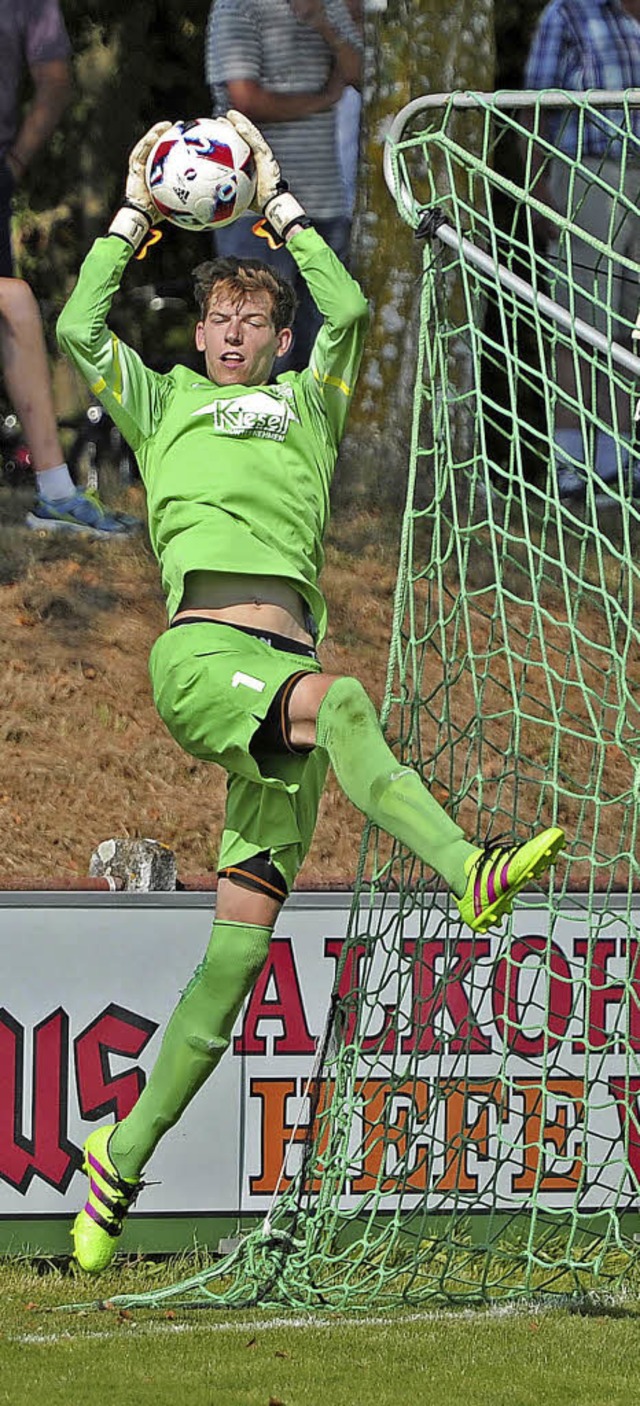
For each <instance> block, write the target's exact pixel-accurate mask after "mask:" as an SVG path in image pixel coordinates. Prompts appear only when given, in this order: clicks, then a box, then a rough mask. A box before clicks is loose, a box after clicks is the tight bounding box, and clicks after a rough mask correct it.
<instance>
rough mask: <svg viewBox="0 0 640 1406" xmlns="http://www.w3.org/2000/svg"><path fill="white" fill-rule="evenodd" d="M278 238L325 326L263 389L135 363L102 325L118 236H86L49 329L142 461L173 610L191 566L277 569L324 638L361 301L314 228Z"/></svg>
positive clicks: (124, 249)
mask: <svg viewBox="0 0 640 1406" xmlns="http://www.w3.org/2000/svg"><path fill="white" fill-rule="evenodd" d="M287 247H288V249H289V251H290V252H291V254H292V255H293V257H294V259H295V261H296V263H297V265H298V267H299V268H300V270H301V272H302V275H303V277H304V278H305V280H306V282H307V283H308V285H309V288H310V291H311V293H312V296H313V298H314V299H315V302H316V303H317V305H318V308H319V310H320V312H321V313H322V315H323V318H324V322H323V325H322V327H321V329H320V332H319V333H318V336H317V338H316V342H315V345H314V348H313V351H312V355H311V359H310V364H309V366H308V367H307V368H306V369H305V370H304V371H302V372H293V371H291V372H286V373H285V374H284V375H281V376H279V377H278V378H277V379H276V381H275V383H274V384H272V385H271V384H270V385H261V386H218V385H216V384H215V383H214V382H212V381H210V380H209V379H208V377H206V376H204V375H199V374H198V373H197V372H195V371H193V370H189V369H188V368H187V367H185V366H175V367H174V368H173V370H172V371H170V372H169V373H168V374H166V375H165V374H161V373H160V372H157V371H152V370H150V368H149V367H148V366H145V364H144V362H143V361H142V359H141V357H140V356H139V355H138V353H137V352H135V351H134V350H133V349H132V348H131V347H129V346H127V345H126V344H125V343H123V342H121V341H120V340H119V339H118V338H117V337H116V336H115V335H114V333H113V332H112V331H111V330H110V329H109V327H108V326H107V321H106V319H107V316H108V312H109V308H110V305H111V301H112V298H113V295H114V293H115V292H116V290H117V288H118V286H119V283H120V279H121V277H122V274H123V272H124V269H125V267H126V265H127V263H128V261H129V259H130V257H131V253H132V251H131V249H130V248H129V246H128V244H126V243H125V242H124V240H122V239H120V238H118V237H117V236H116V235H110V236H108V237H107V238H105V239H98V240H96V242H95V244H94V245H93V248H92V249H91V250H90V252H89V254H88V255H87V258H86V259H85V261H84V263H83V265H82V269H81V271H80V276H79V279H78V282H77V285H76V287H75V289H74V291H73V293H72V295H71V297H70V299H69V301H68V303H67V305H66V307H65V308H64V310H63V312H62V314H61V316H60V319H59V321H58V328H57V332H58V340H59V342H60V346H61V347H62V348H63V350H64V351H65V352H66V353H67V354H68V355H69V357H70V358H71V360H72V361H73V362H74V363H75V365H76V366H77V367H78V370H79V371H80V372H81V374H82V376H83V377H84V379H85V380H86V381H87V382H88V384H89V385H90V387H91V390H92V391H93V393H94V395H96V396H97V397H98V398H99V399H100V400H101V401H102V404H103V405H104V406H105V408H106V410H107V411H108V413H109V415H110V416H111V417H112V419H113V420H114V421H115V423H116V424H117V426H118V428H119V429H120V430H121V431H122V433H123V435H124V437H125V439H126V440H127V442H128V443H129V444H130V445H131V448H132V449H133V451H134V453H135V455H136V458H137V460H138V464H139V467H140V474H141V477H142V480H143V483H144V486H145V490H146V495H147V506H148V515H149V532H150V537H151V543H152V546H153V550H154V552H155V554H156V556H157V558H158V561H159V563H160V567H161V571H162V583H163V588H164V591H165V594H166V597H167V611H168V615H169V619H171V617H172V616H173V615H174V613H175V611H176V610H177V608H178V606H179V604H180V601H181V599H182V593H183V584H184V578H185V576H186V574H187V572H190V571H220V572H234V573H247V574H251V575H260V576H277V577H280V578H283V579H285V580H286V581H288V582H290V583H291V584H292V585H293V586H294V587H295V589H296V590H297V591H298V592H299V593H300V595H301V596H302V597H303V598H304V600H305V601H306V603H307V605H308V607H309V609H310V611H311V613H312V615H313V616H314V618H315V621H316V624H317V626H318V635H319V638H322V636H323V634H324V632H325V628H326V606H325V602H324V598H323V596H322V593H321V591H320V589H319V586H318V577H319V574H320V570H321V567H322V563H323V559H324V554H323V547H322V541H323V537H324V532H325V528H326V525H327V519H328V510H329V487H330V484H331V478H332V474H333V470H334V467H335V462H336V458H337V454H338V447H339V444H340V440H341V438H342V435H343V432H344V427H345V421H346V417H347V412H348V409H349V403H350V400H351V395H352V391H353V386H354V382H355V379H356V375H357V372H358V368H359V364H360V359H361V356H362V346H363V339H364V334H365V331H366V326H367V320H368V309H367V303H366V300H365V298H364V296H363V294H362V292H361V290H360V288H359V286H358V284H357V283H356V282H355V281H354V279H353V278H351V276H350V274H349V273H348V272H347V270H346V269H345V268H344V266H343V265H342V264H341V263H340V260H339V259H338V258H337V257H336V255H335V254H334V253H333V251H332V250H331V249H330V248H329V247H328V245H327V244H325V242H324V240H323V239H322V238H321V237H320V235H319V234H317V233H316V231H315V230H313V229H306V230H302V231H300V232H299V233H298V234H296V235H294V237H293V238H292V239H291V240H290V241H289V244H288V246H287Z"/></svg>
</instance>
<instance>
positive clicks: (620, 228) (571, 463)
mask: <svg viewBox="0 0 640 1406" xmlns="http://www.w3.org/2000/svg"><path fill="white" fill-rule="evenodd" d="M525 87H527V88H533V89H543V88H545V89H549V88H559V89H569V90H572V91H575V92H580V91H585V90H587V89H608V90H621V89H627V88H640V0H551V3H550V4H548V5H547V6H546V8H545V9H544V10H543V12H542V14H541V16H540V19H539V21H538V26H537V29H536V31H535V33H534V36H533V41H532V44H531V49H530V52H529V57H528V60H527V65H526V71H525ZM603 119H604V120H601V121H599V120H598V118H596V117H594V118H587V120H586V121H585V123H584V127H582V125H581V124H580V123H579V121H578V117H577V115H576V114H575V113H573V114H569V115H567V112H566V111H564V112H561V111H558V110H556V111H555V112H553V111H550V110H547V111H543V112H542V113H541V127H540V132H541V136H542V137H543V138H545V139H546V140H548V141H549V142H551V143H553V145H554V146H555V147H556V148H557V150H558V157H557V158H555V159H551V160H550V159H549V158H548V156H547V153H546V152H545V151H544V148H542V147H541V146H540V145H537V146H536V147H534V151H533V173H534V177H535V178H536V179H535V184H534V193H535V194H536V196H537V197H538V198H539V199H540V200H542V201H543V202H544V203H545V204H547V205H549V206H550V208H551V209H552V210H555V211H557V212H558V213H559V214H560V215H562V216H563V218H564V217H565V216H567V217H570V218H571V220H572V221H573V223H574V224H579V225H580V227H581V229H583V230H585V231H587V232H588V233H589V234H591V235H593V236H595V237H596V238H597V239H599V240H601V241H602V242H603V243H604V244H610V246H611V248H612V249H613V250H614V251H616V252H618V253H620V252H622V253H624V254H625V255H627V257H630V258H632V259H634V260H635V261H636V262H637V261H638V260H639V259H640V217H639V215H638V201H639V198H640V160H639V159H638V152H639V150H640V148H639V147H638V145H637V139H638V138H639V137H640V111H636V112H635V113H633V114H632V116H631V121H632V123H633V131H634V135H635V137H636V142H635V143H634V144H633V146H631V145H626V144H625V142H624V138H623V137H622V135H621V136H620V138H619V139H618V137H617V135H616V128H617V127H618V126H619V127H621V128H622V127H624V126H625V125H626V122H627V117H626V114H625V112H624V110H623V109H622V108H611V109H607V110H606V113H605V114H603ZM623 156H624V161H623ZM576 158H577V161H576ZM619 192H621V193H622V194H623V196H624V197H625V198H626V199H625V201H624V203H623V202H622V201H620V200H619V199H618V198H617V193H619ZM628 202H631V208H629V204H628ZM538 231H539V234H540V236H541V238H542V239H543V240H544V241H545V242H546V241H549V242H550V249H549V257H550V259H553V260H554V262H555V267H556V269H557V271H558V278H557V285H556V286H555V287H554V289H553V290H552V291H553V294H554V297H555V298H556V300H557V301H558V302H560V303H562V304H564V305H565V306H566V305H568V304H569V295H570V291H571V289H572V287H573V289H574V290H575V291H576V293H577V296H576V297H575V301H574V303H573V307H574V311H575V315H576V316H577V317H580V318H582V319H583V321H585V322H588V323H590V324H592V325H593V326H594V327H596V328H597V330H598V331H599V332H601V333H603V334H604V335H606V336H607V337H609V338H612V337H614V338H616V337H617V339H618V340H620V339H621V336H620V333H619V332H618V333H617V332H616V325H615V324H616V318H617V317H619V316H620V315H621V314H624V316H625V318H626V319H627V320H631V321H634V320H635V316H636V312H637V303H638V284H637V279H630V278H629V276H628V275H627V274H626V273H625V271H624V270H623V269H621V268H617V269H616V268H614V266H613V263H612V262H611V261H610V260H608V259H605V258H604V257H603V256H601V255H599V254H598V251H597V250H596V249H594V248H593V247H592V246H591V245H590V244H588V243H586V242H585V241H584V240H583V239H581V238H579V237H578V236H576V235H567V236H566V237H565V238H564V239H563V240H562V242H561V243H558V244H556V243H555V241H556V240H557V237H558V229H557V226H555V225H553V224H552V223H551V221H550V220H546V221H538ZM554 246H555V247H554ZM569 269H570V270H571V273H570V277H569V273H568V270H569ZM582 289H583V290H584V293H585V295H587V296H582V297H581V296H580V290H582ZM595 293H597V294H598V295H599V298H598V303H594V301H592V299H593V296H594V294H595ZM589 295H590V296H589ZM624 335H625V334H624V333H623V334H622V336H623V337H624ZM556 362H557V378H558V385H559V388H560V391H561V393H562V394H561V395H560V396H559V397H558V404H557V411H556V423H555V433H554V443H555V453H554V459H555V468H556V472H557V478H558V487H559V490H560V493H561V495H562V496H566V497H572V496H574V495H576V496H578V497H580V496H584V492H585V482H586V475H587V473H588V471H589V468H590V467H591V465H590V464H589V460H590V458H591V461H592V466H593V467H595V471H596V473H597V474H598V476H599V477H600V479H602V480H603V481H604V483H605V484H606V483H613V482H616V481H617V477H618V467H619V466H620V467H621V469H622V470H623V473H624V474H625V475H626V476H628V472H629V453H628V450H627V449H626V447H625V446H624V445H622V446H621V445H620V436H621V435H622V436H623V437H624V438H625V439H627V440H628V439H629V438H630V434H631V427H630V406H629V396H628V394H624V395H623V394H622V393H621V392H620V393H619V394H618V397H617V404H616V405H615V407H614V406H613V405H612V392H611V386H610V384H609V381H608V378H607V377H606V374H605V373H604V372H601V373H600V374H599V375H598V377H597V387H596V393H595V398H594V394H593V380H592V375H593V368H592V364H591V360H590V358H587V357H581V358H580V362H581V377H582V386H581V388H580V390H581V399H582V403H583V404H584V405H586V407H587V411H588V413H593V414H597V417H598V419H599V421H600V425H601V428H599V429H598V430H597V433H596V440H595V456H592V455H591V453H590V446H589V445H587V443H586V442H585V437H584V435H583V426H582V425H581V422H580V417H579V415H578V412H577V408H575V409H574V406H576V401H577V400H578V394H577V390H578V388H577V386H576V378H575V352H574V349H573V348H572V347H571V346H570V345H560V344H559V345H558V347H557V350H556ZM594 399H595V403H594ZM571 402H573V404H572V403H571ZM614 409H615V411H616V415H615V420H614V418H613V412H614ZM616 420H617V428H618V434H617V435H616V433H615V432H614V425H615V421H616ZM602 426H604V428H603V427H602ZM583 466H584V467H583ZM637 478H638V474H637V470H636V472H635V476H634V483H633V489H634V493H635V492H636V491H637V489H639V488H640V482H638V483H636V482H635V479H637Z"/></svg>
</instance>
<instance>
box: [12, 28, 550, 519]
mask: <svg viewBox="0 0 640 1406" xmlns="http://www.w3.org/2000/svg"><path fill="white" fill-rule="evenodd" d="M62 4H63V10H64V15H65V21H66V24H67V27H68V30H69V34H70V38H71V42H72V46H73V54H74V72H75V97H74V101H73V103H72V105H71V107H70V108H69V110H68V111H67V113H66V115H65V117H64V119H63V121H62V123H61V125H60V128H59V129H58V131H57V132H56V133H55V135H54V137H53V139H52V141H51V142H50V144H49V146H48V147H47V149H46V151H45V152H43V153H41V155H40V156H39V158H38V159H37V161H36V162H35V163H34V165H33V167H32V169H31V171H30V172H29V174H28V178H27V181H26V183H25V186H24V188H23V189H22V190H21V191H20V193H19V196H18V199H17V206H16V220H15V246H16V254H17V263H18V270H19V272H20V273H21V274H22V275H23V277H25V278H27V279H28V280H29V282H30V283H31V284H32V286H33V288H34V290H35V292H36V295H37V297H38V298H39V300H40V303H41V306H42V309H43V313H44V317H45V322H46V325H47V330H48V333H49V337H50V340H52V328H53V325H54V322H55V318H56V316H57V313H58V312H59V310H60V308H61V307H62V305H63V303H64V302H65V300H66V298H67V296H68V293H69V290H70V288H71V287H72V285H73V282H74V280H75V277H76V274H77V270H78V267H79V264H80V262H81V260H82V258H83V256H84V254H85V253H86V250H87V249H88V247H89V245H90V243H91V241H92V240H93V238H94V237H95V236H96V235H97V234H100V233H101V232H102V231H103V230H104V227H105V223H106V220H107V218H108V216H109V213H110V212H111V210H113V209H114V208H115V207H116V205H117V203H118V200H119V196H120V193H121V191H122V188H123V182H124V173H125V169H126V161H127V156H128V153H129V150H130V148H131V146H132V144H133V142H134V141H135V140H137V138H138V136H139V135H140V134H141V133H142V132H144V131H145V130H146V129H147V127H148V126H150V125H151V123H152V122H154V121H156V120H157V119H158V118H159V117H161V116H162V117H167V118H169V119H172V120H173V119H175V118H178V117H183V116H195V115H197V114H200V113H206V112H208V111H209V110H210V100H209V94H208V91H207V87H206V83H205V78H204V36H205V28H206V21H207V15H208V11H209V0H191V3H190V4H189V5H188V6H185V4H184V0H150V3H145V4H133V5H132V4H131V3H130V0H111V3H110V5H109V7H108V8H106V7H104V6H102V5H98V4H97V0H89V3H87V0H62ZM541 8H542V5H541V0H495V4H494V0H450V2H449V0H448V3H447V6H446V7H444V8H443V7H442V4H441V0H389V4H388V6H387V9H386V11H371V12H369V13H368V14H367V20H366V25H367V33H366V39H367V77H366V83H365V107H364V118H363V132H362V163H361V183H360V193H359V212H358V217H357V219H356V226H355V237H354V265H355V270H354V271H355V272H356V274H357V275H358V276H359V277H360V278H361V279H362V281H363V283H364V285H365V287H366V291H367V294H368V296H369V297H370V298H371V301H372V308H373V313H374V318H373V327H372V333H371V338H370V343H369V348H368V351H367V360H366V362H365V367H364V372H363V377H362V382H361V391H360V400H359V406H358V407H356V415H355V417H354V419H353V435H354V436H355V437H357V439H358V454H357V461H358V465H359V466H360V467H359V469H358V470H357V471H356V467H355V458H356V456H355V454H354V453H353V452H352V453H351V454H350V453H349V444H348V443H347V445H346V446H345V456H343V457H344V458H345V459H346V462H347V464H348V465H349V464H350V468H349V469H348V477H349V479H350V480H351V482H352V483H353V484H355V483H356V480H357V479H358V477H360V479H363V480H364V482H365V484H367V485H368V487H369V489H370V488H371V472H370V470H371V471H372V466H373V465H374V464H375V465H377V466H379V464H380V463H384V464H385V469H386V472H387V474H388V473H389V466H390V464H391V463H392V460H393V456H394V453H397V449H395V448H394V445H393V444H385V443H384V437H385V424H384V423H383V420H384V408H383V407H384V403H385V401H386V400H387V399H388V397H387V395H386V394H385V392H386V391H391V393H393V394H394V395H396V392H397V390H398V388H399V389H400V394H402V386H403V385H405V386H408V385H409V384H410V381H411V373H412V354H411V341H412V338H411V337H410V336H409V337H408V336H407V328H408V327H409V330H410V321H411V317H412V310H413V305H414V302H415V280H416V278H417V277H418V275H419V250H418V249H417V248H416V245H415V241H413V240H412V236H411V235H410V233H409V232H408V231H406V230H405V229H404V228H403V227H402V226H401V224H400V222H399V220H398V217H397V216H396V214H395V213H394V210H393V207H392V206H391V203H390V200H389V196H388V192H387V190H386V187H385V185H384V182H383V179H382V173H381V144H382V136H383V133H384V130H385V127H386V125H388V121H389V120H390V118H391V117H392V116H393V115H394V114H395V113H396V112H397V111H398V110H399V108H400V107H402V106H403V105H404V103H406V102H408V101H409V100H410V99H411V98H413V97H416V96H418V95H419V94H420V93H423V92H429V91H438V92H440V91H443V90H448V89H449V88H464V87H476V88H482V89H490V88H491V87H497V88H501V87H514V88H517V87H519V86H521V83H522V71H523V66H524V61H525V57H526V52H527V48H528V44H529V39H530V35H531V31H532V29H533V26H534V24H535V20H536V18H537V16H538V14H539V12H540V10H541ZM28 91H29V89H28V85H27V84H25V98H26V97H27V96H28ZM207 239H208V237H207V236H203V235H188V234H186V233H185V232H184V231H178V230H174V229H170V228H168V227H167V226H165V234H164V238H163V240H162V243H161V245H160V246H159V248H158V249H157V250H154V254H153V260H152V261H149V265H143V268H144V270H145V274H146V270H147V267H148V268H149V273H148V278H149V279H151V278H153V280H154V281H155V282H156V283H159V284H160V285H162V286H165V287H167V288H168V289H170V290H171V291H178V290H179V291H182V292H184V293H185V294H186V296H187V297H188V295H189V278H188V273H189V270H190V269H191V268H192V267H193V266H194V265H195V264H196V263H197V262H198V261H199V260H200V259H202V258H203V257H207V255H208V253H209V246H208V243H206V241H207ZM138 281H142V282H144V277H142V278H139V280H138ZM176 284H177V288H176V289H175V290H174V285H176ZM115 320H116V327H117V330H118V331H119V333H120V334H121V335H123V336H126V337H127V338H128V339H130V340H133V341H134V342H136V343H137V344H138V345H139V346H140V349H141V350H143V351H146V346H145V338H146V339H147V340H148V334H149V331H150V332H151V335H153V336H155V339H156V340H157V339H158V337H159V336H161V335H163V336H164V335H166V332H167V330H168V329H167V328H166V327H163V328H160V327H155V328H151V329H149V328H148V327H147V330H146V333H145V329H144V326H143V327H142V331H141V326H140V324H141V313H140V309H139V307H136V306H135V305H134V304H132V303H131V300H130V299H127V298H126V297H121V298H120V300H119V303H118V304H117V305H116V308H115ZM188 321H189V319H188V318H186V319H185V317H184V315H183V318H182V330H181V331H180V332H177V330H176V327H175V326H174V327H173V328H172V329H170V332H171V335H172V336H173V350H174V351H176V352H177V353H179V352H180V351H181V346H180V339H181V337H182V340H183V343H184V351H185V354H186V351H187V348H188V346H189V342H190V337H191V332H190V327H188V328H187V327H186V325H185V324H186V323H188ZM142 322H143V323H144V318H142ZM52 350H53V347H52ZM58 371H59V374H58V377H57V393H58V399H59V401H62V404H61V405H60V409H61V411H62V410H64V411H66V410H67V409H69V408H70V407H69V399H70V398H71V399H73V397H74V395H75V396H78V395H81V394H82V392H81V390H80V388H79V387H78V386H77V385H74V384H73V383H72V382H71V381H70V380H69V376H68V373H67V372H66V371H64V370H63V371H62V372H61V373H60V368H58ZM61 377H62V379H61ZM65 378H66V380H65ZM386 381H389V385H388V386H387V384H386ZM65 402H66V403H65ZM396 423H397V421H396ZM376 472H377V473H379V468H378V469H377V470H376ZM392 476H393V477H394V478H395V477H396V475H395V473H394V474H393V475H392ZM398 477H403V474H402V472H399V474H398ZM374 487H375V488H376V489H377V490H379V491H380V492H381V493H383V492H384V485H382V484H377V483H376V484H374Z"/></svg>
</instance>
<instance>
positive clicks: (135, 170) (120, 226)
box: [109, 121, 171, 249]
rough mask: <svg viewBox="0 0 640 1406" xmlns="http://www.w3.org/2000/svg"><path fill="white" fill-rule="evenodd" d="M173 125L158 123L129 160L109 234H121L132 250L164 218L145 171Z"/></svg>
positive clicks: (137, 145) (166, 122) (164, 122)
mask: <svg viewBox="0 0 640 1406" xmlns="http://www.w3.org/2000/svg"><path fill="white" fill-rule="evenodd" d="M170 126H171V123H170V122H168V121H162V122H154V125H153V127H150V128H149V131H148V132H145V134H144V136H143V137H141V138H140V141H139V142H136V145H135V146H134V148H133V151H132V152H131V155H130V157H129V169H128V171H127V181H126V185H125V191H124V200H123V202H122V205H121V206H120V209H119V210H117V211H116V213H115V215H114V217H113V219H112V221H111V224H110V225H109V234H118V235H120V238H121V239H126V241H127V244H130V245H131V247H132V249H139V247H140V245H141V244H142V242H143V240H144V239H146V237H147V235H148V233H149V230H150V229H151V226H152V225H157V224H158V222H159V221H160V220H163V219H164V215H161V214H160V211H159V210H158V209H157V208H156V206H155V205H154V203H153V200H152V199H151V196H150V194H149V191H148V188H147V182H146V179H145V171H146V166H147V161H148V159H149V156H150V155H151V152H152V150H153V148H154V146H155V144H156V142H157V141H158V139H159V138H160V137H162V136H163V135H164V133H165V132H166V131H168V129H169V127H170Z"/></svg>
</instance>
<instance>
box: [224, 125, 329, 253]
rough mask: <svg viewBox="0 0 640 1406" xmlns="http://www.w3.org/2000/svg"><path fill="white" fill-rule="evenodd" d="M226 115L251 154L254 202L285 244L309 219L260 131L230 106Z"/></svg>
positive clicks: (305, 226) (306, 224)
mask: <svg viewBox="0 0 640 1406" xmlns="http://www.w3.org/2000/svg"><path fill="white" fill-rule="evenodd" d="M226 118H227V121H228V122H230V123H231V125H232V126H233V127H235V129H236V132H237V133H238V136H240V137H243V138H244V140H245V142H246V143H247V146H249V147H250V148H251V151H252V153H253V159H254V161H255V165H256V198H255V204H256V205H257V206H258V209H259V210H260V212H261V214H263V215H264V217H265V219H266V220H268V221H269V224H270V225H271V227H272V229H273V230H274V231H275V233H276V234H277V236H278V238H279V239H283V240H284V241H285V243H286V242H287V240H288V239H291V237H292V236H293V235H294V234H296V233H297V231H298V230H299V229H305V228H307V226H308V225H310V224H311V221H310V220H309V218H308V216H307V214H306V212H305V210H304V209H303V207H302V205H301V204H300V201H299V200H296V198H295V195H292V194H291V191H290V190H289V187H288V185H287V182H286V181H284V180H283V179H282V174H281V171H280V167H279V165H278V162H277V161H276V158H275V156H274V154H273V152H272V150H271V147H270V146H269V143H268V142H267V141H265V139H264V137H263V135H262V132H261V131H259V129H258V128H257V127H255V126H254V124H253V122H250V121H249V118H248V117H245V116H244V114H243V113H242V112H236V110H235V108H233V107H232V108H230V109H229V111H228V112H227V113H226Z"/></svg>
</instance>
